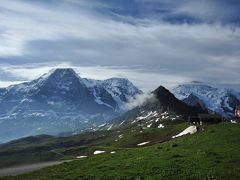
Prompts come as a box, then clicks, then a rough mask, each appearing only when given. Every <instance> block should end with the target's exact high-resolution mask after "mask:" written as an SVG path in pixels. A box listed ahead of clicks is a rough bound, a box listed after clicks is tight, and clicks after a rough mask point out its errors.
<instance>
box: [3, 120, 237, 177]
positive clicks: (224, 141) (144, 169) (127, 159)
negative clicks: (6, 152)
mask: <svg viewBox="0 0 240 180" xmlns="http://www.w3.org/2000/svg"><path fill="white" fill-rule="evenodd" d="M133 136H134V135H133ZM144 137H147V136H144ZM132 139H134V138H129V141H130V142H129V145H132V143H133V142H132V141H133V140H132ZM142 140H143V139H142ZM122 141H124V140H122ZM125 141H127V140H125ZM123 144H124V145H126V144H128V143H127V142H124V143H123ZM118 145H120V144H118ZM127 146H128V145H127ZM94 148H95V149H96V148H97V149H99V150H106V151H107V153H105V154H100V155H91V156H89V157H87V158H85V159H80V160H76V161H73V162H69V163H64V164H62V165H58V166H54V167H49V168H45V169H42V170H38V171H36V172H32V173H29V174H25V175H20V176H17V177H9V178H7V179H34V180H36V179H90V178H94V177H95V178H96V179H121V178H122V179H124V178H125V179H131V178H132V179H137V178H139V179H240V153H239V150H240V126H239V125H236V124H230V123H224V124H217V125H210V126H208V127H207V128H205V129H204V130H203V131H202V132H200V133H197V134H194V135H187V136H184V137H180V138H178V139H174V140H171V141H168V142H165V143H157V144H154V145H150V146H147V147H133V148H124V147H121V148H118V146H113V147H94ZM93 150H94V149H92V150H90V151H93ZM112 150H114V151H116V154H110V153H109V152H110V151H112ZM79 155H81V154H79Z"/></svg>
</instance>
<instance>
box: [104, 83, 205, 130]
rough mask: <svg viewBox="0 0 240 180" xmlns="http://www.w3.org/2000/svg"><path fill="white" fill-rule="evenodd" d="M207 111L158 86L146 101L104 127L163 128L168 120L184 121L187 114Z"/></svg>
mask: <svg viewBox="0 0 240 180" xmlns="http://www.w3.org/2000/svg"><path fill="white" fill-rule="evenodd" d="M199 113H207V112H206V111H204V110H203V109H202V108H201V107H199V106H190V105H188V104H186V103H185V102H183V101H181V100H179V99H177V98H176V97H175V96H174V94H172V93H171V92H170V91H169V90H168V89H166V88H165V87H163V86H159V87H158V88H157V89H155V90H154V91H153V92H152V93H151V94H150V95H149V98H147V99H146V101H145V102H144V103H143V104H142V105H140V106H137V107H135V108H133V109H132V110H130V111H128V112H126V113H124V114H123V115H122V116H120V117H118V118H116V119H113V120H112V121H111V122H109V123H108V124H107V125H106V127H105V128H107V129H108V130H110V129H112V128H122V127H126V126H135V127H137V126H141V127H142V128H143V129H145V128H151V127H158V128H163V127H164V126H165V123H166V122H167V123H169V121H186V119H188V116H197V115H198V114H199Z"/></svg>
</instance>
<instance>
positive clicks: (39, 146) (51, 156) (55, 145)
mask: <svg viewBox="0 0 240 180" xmlns="http://www.w3.org/2000/svg"><path fill="white" fill-rule="evenodd" d="M186 126H187V123H180V124H175V125H174V124H169V126H168V127H167V128H164V129H157V128H150V129H146V130H143V132H142V133H139V128H135V129H134V128H132V127H130V128H124V129H118V130H112V131H97V132H88V133H83V134H79V135H74V136H69V137H53V136H47V135H40V136H35V137H27V138H23V139H20V140H16V141H12V142H10V143H7V144H3V145H1V146H0V168H6V167H10V166H16V165H23V164H32V163H36V162H45V161H54V160H61V159H71V158H74V157H76V156H78V155H79V153H81V154H84V155H89V154H91V153H92V151H93V150H94V149H95V148H97V147H98V146H104V147H106V148H107V147H108V148H109V147H117V148H126V147H136V145H137V144H138V143H141V142H143V141H148V140H151V143H152V144H154V143H157V142H163V141H167V140H169V138H170V137H171V135H172V134H176V133H178V132H180V131H181V130H183V129H184V128H185V127H186ZM119 135H123V138H122V139H119ZM116 139H119V141H117V142H116V141H115V140H116Z"/></svg>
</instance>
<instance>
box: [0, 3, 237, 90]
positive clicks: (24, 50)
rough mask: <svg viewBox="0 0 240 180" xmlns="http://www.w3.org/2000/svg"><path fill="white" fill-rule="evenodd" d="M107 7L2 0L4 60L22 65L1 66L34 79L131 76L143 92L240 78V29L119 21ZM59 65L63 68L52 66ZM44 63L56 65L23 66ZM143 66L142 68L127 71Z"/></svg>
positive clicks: (0, 57)
mask: <svg viewBox="0 0 240 180" xmlns="http://www.w3.org/2000/svg"><path fill="white" fill-rule="evenodd" d="M69 2H70V3H69ZM73 4H74V6H73ZM101 6H104V4H101V3H99V2H97V1H94V3H93V4H92V3H89V2H87V3H86V1H75V0H70V1H69V0H68V1H61V2H59V4H56V5H54V6H48V5H46V4H44V3H42V4H41V3H36V2H34V3H33V2H31V3H30V1H22V0H11V1H8V0H3V1H1V4H0V8H1V9H2V11H1V12H0V38H1V42H0V63H2V64H4V63H9V64H19V67H18V68H13V67H9V66H8V65H6V64H5V65H2V66H1V69H2V70H3V71H7V72H8V73H9V74H13V75H17V76H19V77H18V78H20V79H21V78H22V79H24V80H25V79H27V80H30V79H32V78H35V77H37V76H39V75H40V74H41V73H42V72H46V71H48V70H49V69H51V68H52V67H60V66H64V67H65V66H71V67H72V66H73V65H74V67H76V69H77V70H78V72H80V74H81V75H83V76H87V77H90V78H97V79H99V78H100V79H102V78H108V77H111V76H123V77H128V78H129V79H130V80H132V81H134V82H135V83H136V84H137V85H139V86H141V87H142V88H145V89H151V88H152V87H155V86H158V85H160V84H162V85H166V86H167V87H168V86H172V85H173V84H176V83H179V82H184V81H189V80H192V79H196V80H203V81H204V80H207V81H212V82H214V81H218V82H221V83H226V82H229V81H231V82H234V83H235V82H237V81H238V79H237V78H238V77H239V70H238V67H240V60H239V59H240V43H239V42H240V29H239V28H238V27H235V28H232V27H229V26H223V25H221V24H204V23H202V24H194V25H189V24H171V23H167V22H163V21H156V20H154V19H143V20H139V19H134V18H129V17H122V19H121V20H123V21H119V20H116V19H114V18H111V17H109V16H105V15H102V14H100V13H98V12H97V11H95V8H98V7H101ZM189 6H190V5H189ZM192 6H193V5H192ZM178 10H179V9H178ZM124 18H126V19H125V20H124ZM129 21H130V22H132V23H125V22H129ZM8 57H11V58H8ZM54 61H56V62H58V63H60V65H58V66H57V65H56V64H54V65H52V62H54ZM39 62H43V63H46V62H50V63H49V66H46V65H44V66H41V65H39V64H38V66H39V67H38V68H37V67H34V68H32V69H31V68H27V67H28V66H29V65H24V63H30V64H31V63H33V64H36V63H39ZM64 62H69V63H67V64H66V63H64ZM83 65H84V67H83ZM86 65H88V66H89V65H91V66H89V67H86ZM138 65H140V67H141V68H134V69H131V68H123V67H126V66H127V67H128V66H129V67H133V66H134V67H136V66H138ZM33 66H35V65H33ZM116 66H120V67H119V68H116ZM113 67H114V68H113ZM163 69H166V70H165V71H163ZM96 72H97V73H96ZM0 80H4V77H0ZM154 81H156V82H154ZM153 84H154V85H153ZM150 87H151V88H150Z"/></svg>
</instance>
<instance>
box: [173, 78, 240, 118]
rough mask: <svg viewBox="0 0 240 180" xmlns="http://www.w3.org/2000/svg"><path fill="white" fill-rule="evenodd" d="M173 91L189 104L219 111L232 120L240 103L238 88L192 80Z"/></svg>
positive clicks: (213, 111)
mask: <svg viewBox="0 0 240 180" xmlns="http://www.w3.org/2000/svg"><path fill="white" fill-rule="evenodd" d="M172 93H173V94H174V95H175V96H176V97H177V98H178V99H180V100H182V101H184V102H185V103H187V104H188V105H191V106H195V105H200V106H201V107H202V108H204V109H207V110H208V111H209V112H210V113H217V114H220V115H222V116H224V117H225V118H226V119H228V120H230V119H232V118H233V115H234V113H233V112H234V109H235V108H236V106H238V105H240V92H238V91H237V90H234V89H231V88H226V87H217V86H214V85H208V84H206V83H202V82H197V81H194V82H191V83H186V84H182V85H179V86H177V87H175V88H173V89H172Z"/></svg>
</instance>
